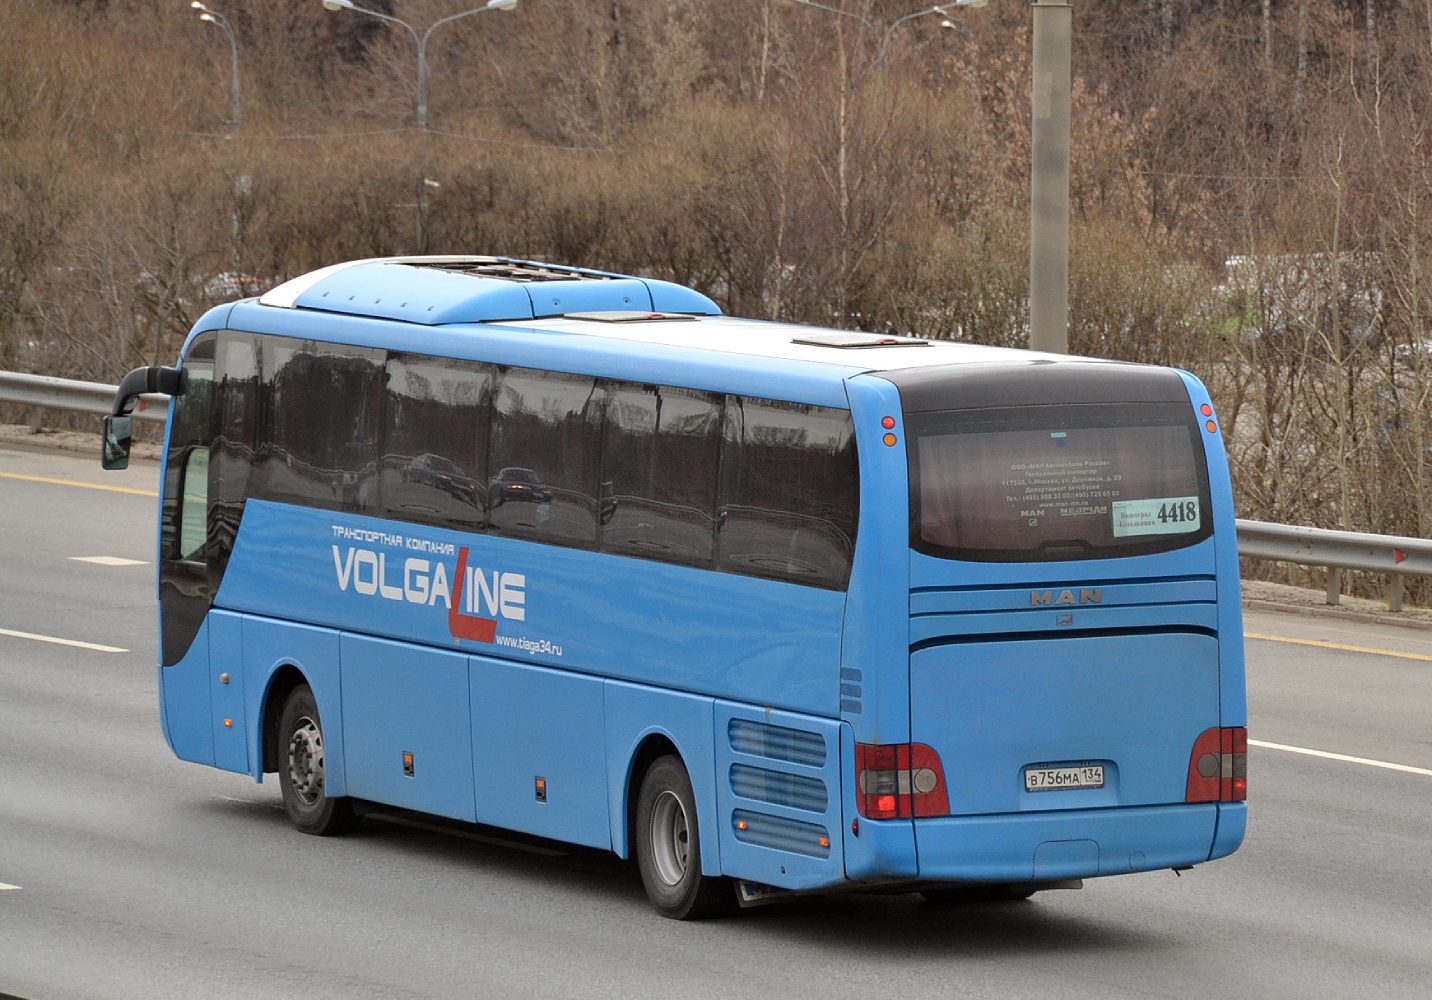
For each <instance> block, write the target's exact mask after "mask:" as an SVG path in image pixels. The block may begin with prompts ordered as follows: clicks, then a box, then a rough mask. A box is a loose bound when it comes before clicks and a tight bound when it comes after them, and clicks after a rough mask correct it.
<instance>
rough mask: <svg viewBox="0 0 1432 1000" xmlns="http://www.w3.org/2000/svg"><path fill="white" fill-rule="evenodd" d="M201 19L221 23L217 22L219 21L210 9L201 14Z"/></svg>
mask: <svg viewBox="0 0 1432 1000" xmlns="http://www.w3.org/2000/svg"><path fill="white" fill-rule="evenodd" d="M199 20H201V21H208V22H209V23H210V24H218V23H219V22H217V21H215V20H214V15H213V14H210V13H209V12H208V11H205V12H204V13H202V14H200V15H199Z"/></svg>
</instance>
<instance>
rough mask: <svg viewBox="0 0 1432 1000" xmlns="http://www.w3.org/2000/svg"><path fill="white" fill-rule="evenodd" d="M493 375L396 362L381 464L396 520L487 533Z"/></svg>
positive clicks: (438, 362)
mask: <svg viewBox="0 0 1432 1000" xmlns="http://www.w3.org/2000/svg"><path fill="white" fill-rule="evenodd" d="M493 374H494V370H493V369H492V368H491V367H490V366H486V365H479V364H477V363H475V362H468V361H453V360H448V359H444V358H430V357H425V356H423V355H404V354H395V355H393V356H392V357H391V358H390V359H389V361H388V385H387V403H386V414H387V416H386V419H387V431H386V434H385V436H384V448H383V452H384V453H383V458H382V462H381V463H380V469H381V471H380V477H381V480H382V496H383V506H384V507H385V509H386V510H387V514H388V516H389V517H395V518H398V519H400V520H405V521H418V522H421V523H423V524H433V525H438V526H439V527H444V528H457V529H461V530H466V531H473V530H479V529H481V528H482V526H483V524H484V523H485V518H486V509H487V445H488V437H489V435H490V427H491V396H492V379H493Z"/></svg>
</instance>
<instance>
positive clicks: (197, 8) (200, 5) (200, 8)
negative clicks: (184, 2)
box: [189, 0, 209, 11]
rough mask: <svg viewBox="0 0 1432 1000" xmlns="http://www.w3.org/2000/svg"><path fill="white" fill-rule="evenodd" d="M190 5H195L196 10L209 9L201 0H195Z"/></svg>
mask: <svg viewBox="0 0 1432 1000" xmlns="http://www.w3.org/2000/svg"><path fill="white" fill-rule="evenodd" d="M189 6H190V7H193V8H194V9H195V10H204V11H207V10H208V9H209V8H208V7H205V6H204V5H203V4H202V3H200V2H199V0H194V2H193V3H191V4H190V5H189Z"/></svg>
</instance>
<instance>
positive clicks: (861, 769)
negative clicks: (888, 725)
mask: <svg viewBox="0 0 1432 1000" xmlns="http://www.w3.org/2000/svg"><path fill="white" fill-rule="evenodd" d="M855 787H856V808H857V809H858V810H859V812H860V815H862V816H864V817H865V818H866V819H909V818H910V817H912V816H948V815H949V814H950V794H949V792H948V790H947V789H946V787H945V768H944V765H943V764H941V763H940V755H939V754H937V753H936V752H935V751H934V749H933V748H931V747H928V746H926V745H925V744H923V743H883V744H882V743H857V744H855Z"/></svg>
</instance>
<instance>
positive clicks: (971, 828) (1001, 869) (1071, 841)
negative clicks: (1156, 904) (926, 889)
mask: <svg viewBox="0 0 1432 1000" xmlns="http://www.w3.org/2000/svg"><path fill="white" fill-rule="evenodd" d="M1218 810H1219V806H1218V804H1217V803H1211V802H1210V803H1203V804H1198V805H1174V806H1144V807H1136V808H1130V809H1078V810H1070V811H1067V812H1059V813H1022V814H1014V815H993V816H975V817H948V818H942V819H923V820H920V822H919V823H918V824H917V826H918V827H919V833H918V834H917V836H919V837H920V839H921V843H922V845H923V844H925V843H928V842H929V841H937V842H938V843H940V844H941V845H942V846H943V848H944V849H943V850H941V851H940V852H938V854H935V853H932V852H930V851H928V850H926V849H925V848H924V847H923V846H922V848H921V851H920V877H921V878H924V879H961V880H968V881H987V882H1026V881H1029V880H1031V879H1061V878H1092V877H1094V876H1097V875H1128V874H1130V873H1132V872H1138V871H1153V870H1155V869H1159V868H1174V867H1178V866H1183V865H1193V864H1198V863H1199V862H1202V861H1206V860H1208V848H1209V845H1210V844H1211V843H1212V842H1213V831H1214V826H1215V824H1216V823H1217V821H1218Z"/></svg>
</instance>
